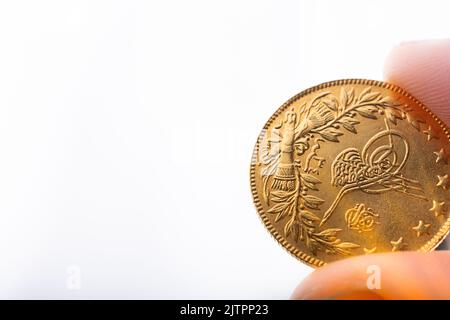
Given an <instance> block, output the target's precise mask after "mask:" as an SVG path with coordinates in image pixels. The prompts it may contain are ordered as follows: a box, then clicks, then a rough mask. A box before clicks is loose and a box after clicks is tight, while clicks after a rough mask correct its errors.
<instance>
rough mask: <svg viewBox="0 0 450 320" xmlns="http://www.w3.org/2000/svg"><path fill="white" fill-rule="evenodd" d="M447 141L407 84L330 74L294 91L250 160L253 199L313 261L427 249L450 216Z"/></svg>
mask: <svg viewBox="0 0 450 320" xmlns="http://www.w3.org/2000/svg"><path fill="white" fill-rule="evenodd" d="M447 145H448V130H447V127H446V126H445V125H443V124H442V122H441V121H440V120H438V119H437V118H436V117H435V116H434V115H433V114H432V113H431V112H429V111H428V110H427V109H426V108H425V107H424V106H423V105H422V104H420V102H418V101H417V100H416V99H414V98H413V97H411V96H410V95H409V94H407V93H406V92H404V91H403V90H401V89H400V88H397V87H394V86H392V85H390V84H386V83H381V82H376V81H370V80H341V81H336V82H330V83H326V84H323V85H320V86H317V87H315V88H312V89H309V90H307V91H304V92H302V93H300V94H299V95H297V96H295V97H294V98H292V99H291V100H289V101H288V102H287V103H286V104H284V105H283V106H282V107H281V108H280V109H279V110H278V111H277V112H276V113H275V114H274V116H272V118H271V119H270V120H269V122H268V123H267V124H266V126H265V128H264V130H263V131H262V133H261V135H260V137H259V139H258V143H257V145H256V147H255V151H254V155H253V161H252V165H251V185H252V192H253V196H254V200H255V204H256V207H257V209H258V212H259V213H260V215H261V217H262V219H263V222H264V223H265V225H266V226H267V227H268V228H269V231H270V232H271V233H272V234H273V235H274V236H275V237H276V238H277V240H278V241H279V242H280V243H281V244H282V245H283V246H285V247H286V248H287V249H288V250H289V251H290V252H291V253H293V254H294V255H295V256H297V257H298V258H300V259H301V260H303V261H305V262H307V263H308V264H310V265H313V266H320V265H323V264H324V263H326V262H328V261H333V260H336V259H339V258H341V257H344V256H350V255H356V254H367V253H373V252H375V251H376V252H382V251H392V250H394V251H398V250H405V249H406V248H410V249H412V250H423V251H428V250H431V249H433V248H434V247H435V246H436V245H437V244H438V243H439V242H440V241H441V240H442V239H443V238H444V236H445V235H446V234H447V232H448V229H449V224H450V222H449V220H448V215H447V211H446V209H445V210H444V209H443V206H444V203H443V202H442V201H444V199H445V201H448V197H449V195H448V193H446V192H445V190H447V189H448V187H450V180H449V176H448V175H447V171H445V169H447V168H442V167H445V166H447V163H448V161H447V153H446V150H447V149H448V148H447ZM430 166H432V167H433V169H432V170H429V172H427V169H428V168H429V167H430ZM433 172H435V174H434V177H433ZM430 174H431V175H430ZM436 196H439V199H440V200H433V199H435V198H436ZM363 200H364V201H363ZM402 203H408V204H409V205H410V206H403V207H402ZM430 208H431V209H430ZM402 209H405V212H403V214H402V212H401V211H402ZM430 211H431V212H430ZM375 212H376V213H375ZM438 213H439V214H438ZM355 231H356V232H355ZM433 233H434V234H433ZM418 235H419V236H418ZM410 239H412V240H410ZM422 239H424V240H422ZM419 240H420V241H419ZM407 242H408V243H407ZM370 248H371V249H370Z"/></svg>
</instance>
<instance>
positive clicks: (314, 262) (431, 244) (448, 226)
mask: <svg viewBox="0 0 450 320" xmlns="http://www.w3.org/2000/svg"><path fill="white" fill-rule="evenodd" d="M350 84H356V85H368V86H377V87H381V88H384V89H388V90H391V91H393V92H395V93H399V94H401V95H403V96H406V97H407V98H409V99H411V100H412V101H414V103H416V104H417V105H419V106H420V107H422V109H423V110H425V112H426V113H428V114H429V115H430V116H431V117H432V118H433V120H434V121H435V122H436V123H437V124H438V125H439V126H440V127H441V128H442V129H443V131H444V133H445V135H446V136H447V139H449V140H450V133H449V127H448V126H447V125H446V124H445V123H444V122H443V121H442V120H441V119H439V117H438V116H436V115H435V114H434V113H433V112H432V111H431V110H430V109H428V108H427V107H426V106H425V105H424V104H423V103H422V102H421V101H419V100H418V99H417V98H415V97H414V96H413V95H411V94H410V93H408V92H407V91H406V90H404V89H402V88H401V87H399V86H396V85H394V84H391V83H388V82H383V81H378V80H369V79H340V80H333V81H328V82H324V83H321V84H319V85H316V86H313V87H310V88H308V89H306V90H303V91H302V92H300V93H298V94H296V95H295V96H293V97H291V98H290V99H289V100H287V101H286V102H285V103H284V104H283V105H282V106H281V107H279V108H278V110H277V111H275V113H273V114H272V116H271V117H270V118H269V120H268V121H267V122H266V124H265V125H264V127H263V129H262V130H261V133H260V134H259V136H258V140H257V142H256V144H255V147H254V148H253V154H252V159H251V163H250V186H251V191H252V196H253V203H254V205H255V207H256V210H257V212H258V215H259V217H260V218H261V221H262V223H263V224H264V225H265V227H266V228H267V230H268V231H269V232H270V234H271V235H272V236H273V237H274V238H275V240H277V242H278V244H280V245H281V246H282V247H283V248H284V249H285V250H287V251H288V252H289V253H290V254H291V255H293V256H294V257H296V258H297V259H299V260H301V261H302V262H304V263H306V264H307V265H309V266H311V267H313V268H318V267H321V266H324V265H326V264H327V263H326V262H324V261H322V260H320V259H318V258H315V257H312V256H310V255H309V254H307V253H306V252H303V251H301V250H299V249H298V248H296V247H294V246H293V245H292V244H290V243H289V242H288V241H287V240H286V238H285V237H284V236H282V235H281V234H280V233H279V232H278V231H277V230H276V229H275V227H274V226H273V225H272V223H271V222H270V220H269V218H268V216H267V213H266V212H265V211H264V209H263V207H262V205H261V201H260V200H259V196H258V192H257V189H256V181H255V170H256V159H257V154H258V148H259V144H260V142H261V139H262V138H263V133H264V132H265V130H267V129H268V128H269V126H270V125H271V124H272V123H273V122H274V121H275V119H276V118H277V117H278V116H279V115H280V114H281V113H282V112H284V111H285V110H286V108H288V107H289V106H290V105H291V104H292V103H294V102H295V101H297V100H299V99H300V98H302V97H304V96H306V95H308V94H310V93H313V92H315V91H318V90H322V89H324V88H329V87H334V86H343V85H350ZM449 231H450V217H448V218H447V220H446V222H445V223H444V224H442V226H441V228H440V229H439V231H438V232H437V233H436V234H435V235H434V236H433V237H432V238H431V239H430V240H429V241H428V242H427V243H425V244H424V245H423V246H422V247H420V248H419V249H417V250H416V251H417V252H429V251H432V250H434V249H435V248H436V247H437V246H438V245H439V244H440V243H441V242H442V241H443V240H444V239H445V237H446V236H447V234H448V233H449Z"/></svg>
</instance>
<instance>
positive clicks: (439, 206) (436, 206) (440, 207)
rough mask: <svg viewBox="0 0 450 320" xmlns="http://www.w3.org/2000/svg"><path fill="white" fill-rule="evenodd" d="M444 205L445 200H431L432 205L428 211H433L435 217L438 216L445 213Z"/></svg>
mask: <svg viewBox="0 0 450 320" xmlns="http://www.w3.org/2000/svg"><path fill="white" fill-rule="evenodd" d="M444 206H445V201H442V202H439V201H436V200H433V206H432V207H431V208H430V211H432V212H434V215H435V216H436V217H439V216H441V215H443V214H444V213H445V210H444Z"/></svg>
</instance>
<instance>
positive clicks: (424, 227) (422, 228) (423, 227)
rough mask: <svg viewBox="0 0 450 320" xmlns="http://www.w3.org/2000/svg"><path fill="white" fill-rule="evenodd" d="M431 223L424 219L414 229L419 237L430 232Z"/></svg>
mask: <svg viewBox="0 0 450 320" xmlns="http://www.w3.org/2000/svg"><path fill="white" fill-rule="evenodd" d="M430 226H431V224H429V223H424V222H423V221H422V220H420V221H419V224H418V225H417V226H415V227H413V228H412V229H413V230H414V231H415V232H416V235H417V237H420V236H421V235H423V234H424V233H426V234H428V229H429V228H430Z"/></svg>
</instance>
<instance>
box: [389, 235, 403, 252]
mask: <svg viewBox="0 0 450 320" xmlns="http://www.w3.org/2000/svg"><path fill="white" fill-rule="evenodd" d="M391 245H392V251H394V252H395V251H399V250H401V249H402V248H403V247H404V246H406V243H404V242H403V237H400V238H399V239H398V240H397V241H391Z"/></svg>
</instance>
